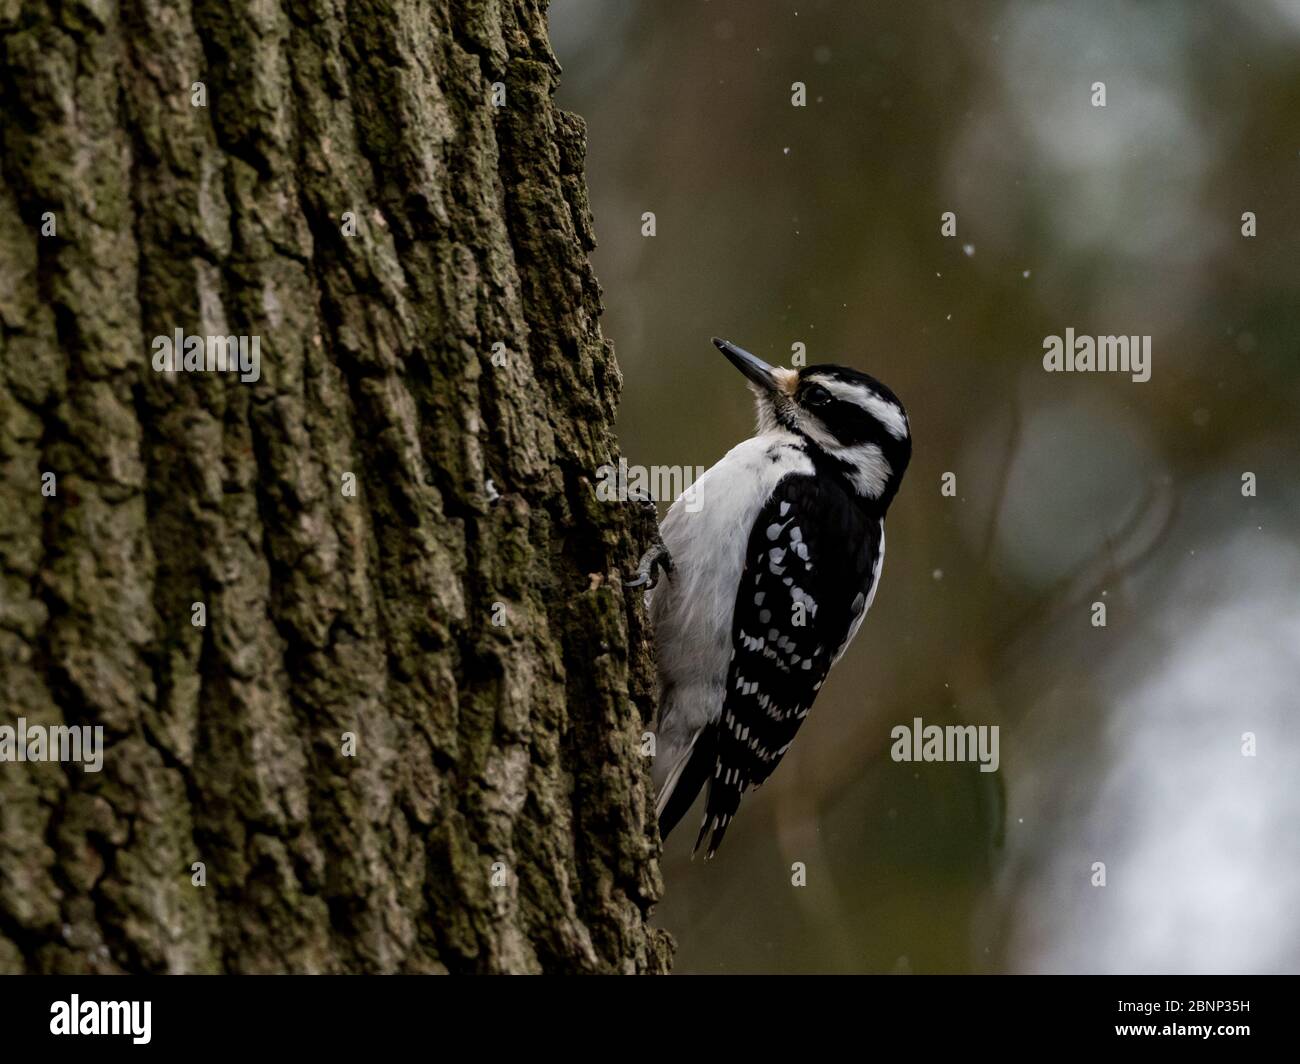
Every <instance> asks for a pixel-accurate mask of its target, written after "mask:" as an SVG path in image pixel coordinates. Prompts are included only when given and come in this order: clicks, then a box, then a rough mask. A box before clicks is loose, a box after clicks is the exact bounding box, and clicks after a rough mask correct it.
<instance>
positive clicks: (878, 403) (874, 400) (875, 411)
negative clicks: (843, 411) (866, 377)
mask: <svg viewBox="0 0 1300 1064" xmlns="http://www.w3.org/2000/svg"><path fill="white" fill-rule="evenodd" d="M812 379H813V380H815V381H816V382H817V383H818V384H820V385H821V386H822V387H823V388H825V389H826V390H827V391H828V392H830V393H831V395H834V396H836V397H837V398H840V399H846V400H848V401H849V402H850V403H854V404H856V405H857V406H860V407H862V408H863V409H864V410H866V411H867V413H869V414H870V415H871V416H872V417H874V418H875V419H876V420H877V421H879V422H880V423H881V424H882V425H884V426H885V429H886V430H887V431H888V432H889V434H890V435H891V436H893V437H894V439H896V440H901V439H902V438H903V437H904V436H906V435H907V418H906V417H904V416H903V412H902V411H901V410H900V409H899V408H898V407H897V406H896V405H895V404H893V403H891V402H890V401H889V400H888V399H882V398H880V396H878V395H877V394H876V393H875V392H873V391H872V390H871V389H870V388H868V387H867V386H866V385H865V384H851V383H849V382H848V381H837V380H834V379H833V378H830V377H814V378H812Z"/></svg>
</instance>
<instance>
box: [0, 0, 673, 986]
mask: <svg viewBox="0 0 1300 1064" xmlns="http://www.w3.org/2000/svg"><path fill="white" fill-rule="evenodd" d="M558 73H559V68H558V65H557V63H556V61H555V58H554V56H553V55H552V53H551V50H550V47H549V44H548V42H547V36H546V26H545V16H544V5H543V4H541V3H540V2H535V0H534V2H530V0H514V2H510V0H500V2H498V0H373V2H366V0H349V2H345V0H233V2H230V0H194V2H193V3H190V4H175V3H173V2H171V0H69V2H66V3H62V4H46V3H38V2H23V0H0V92H2V93H3V96H2V97H0V123H2V124H3V127H2V130H0V136H2V137H3V144H2V154H3V158H2V161H0V478H2V479H0V580H2V583H0V669H2V670H3V672H2V674H0V691H2V692H3V706H2V709H3V716H2V717H0V724H9V725H13V724H14V723H15V718H17V717H20V716H21V717H24V718H25V719H26V721H27V723H28V724H29V725H33V724H40V725H54V724H77V725H102V726H103V728H104V729H105V744H106V746H105V756H104V765H103V770H102V771H101V772H99V773H90V772H85V771H83V769H82V768H81V767H80V766H77V765H71V764H57V763H55V764H50V763H31V762H25V763H12V762H10V763H3V764H0V803H2V806H0V826H2V828H3V833H2V835H0V971H6V972H13V971H28V972H116V971H132V972H218V971H228V972H271V971H294V972H299V971H303V972H337V971H418V972H423V971H444V970H450V971H539V970H548V971H620V972H637V971H662V970H664V969H665V968H666V967H667V964H668V959H669V948H670V947H669V942H668V940H667V938H666V936H664V935H663V934H662V933H661V932H657V931H655V930H653V929H651V928H649V927H648V926H647V923H646V916H647V913H648V911H649V910H650V908H651V906H652V904H653V903H654V901H655V900H656V899H657V897H658V894H659V891H660V879H659V871H658V865H657V860H658V841H657V837H656V835H655V832H654V827H653V804H652V802H651V801H650V800H649V789H648V783H647V775H646V772H645V770H644V765H643V761H642V759H641V757H640V756H639V745H640V736H641V734H642V732H643V731H644V729H645V727H646V725H647V722H648V720H649V717H650V713H651V709H652V688H651V684H652V680H651V669H650V662H649V657H648V655H649V651H648V648H647V643H646V639H645V632H644V630H643V628H642V623H643V621H642V616H641V613H640V609H639V606H637V604H636V603H635V601H634V599H633V597H632V596H631V595H629V594H626V593H625V592H624V591H623V590H622V588H621V587H620V586H619V584H618V583H617V580H616V577H617V574H618V572H619V571H625V570H628V569H630V567H631V566H632V564H633V563H634V560H635V557H636V554H637V552H638V550H639V549H640V548H642V547H643V546H644V545H645V543H644V538H645V535H646V532H647V528H646V526H645V522H644V521H643V519H642V517H641V516H640V514H639V513H638V511H637V510H636V508H635V507H634V506H633V507H620V506H617V505H612V504H609V503H602V502H597V500H596V496H595V490H594V480H595V471H596V469H597V467H598V466H600V465H601V463H604V462H608V461H615V460H617V452H616V444H615V441H614V438H613V433H612V429H611V425H612V421H613V417H614V410H615V404H616V400H617V394H618V389H619V374H618V369H617V366H616V364H615V361H614V357H613V352H612V349H611V346H610V345H609V343H608V342H606V341H605V340H604V339H603V338H602V336H601V333H600V328H599V326H598V324H597V315H598V312H599V298H600V294H599V289H598V287H597V284H596V281H595V278H594V277H593V275H592V273H591V270H590V267H589V265H588V262H587V257H586V252H587V251H588V250H589V249H590V247H591V246H592V232H591V221H590V217H589V213H588V208H587V201H586V189H585V180H584V175H583V152H584V137H585V134H584V129H583V126H582V124H581V122H580V121H579V120H578V119H577V118H575V117H573V116H572V115H568V114H565V113H563V112H561V111H559V110H557V109H556V108H555V106H554V105H553V103H552V100H551V95H552V92H553V90H554V88H555V86H556V80H557V77H558ZM196 82H202V83H203V90H202V91H203V92H204V93H206V101H205V103H206V105H205V106H195V101H196V99H198V97H196V95H195V94H196V92H198V91H199V90H198V89H197V88H196V86H195V83H196ZM494 82H499V83H502V84H503V85H504V87H505V102H504V106H499V107H497V106H494V105H493V100H492V87H491V86H492V84H493V83H494ZM199 102H204V101H202V100H199ZM345 212H352V213H353V214H354V215H355V218H356V227H355V235H346V234H345V228H346V221H345V218H344V214H345ZM50 218H53V220H54V227H55V232H54V233H53V234H52V235H42V234H43V227H44V228H48V225H47V223H48V221H49V219H50ZM178 328H179V329H183V330H184V331H185V332H186V333H187V334H198V335H248V336H254V335H256V336H258V337H260V345H261V356H262V367H261V372H262V376H261V379H260V380H259V381H258V382H257V383H252V384H249V383H241V382H240V381H239V380H238V379H237V378H232V377H231V376H230V375H229V374H220V373H188V374H186V373H177V374H167V373H157V372H155V371H154V370H153V369H152V367H151V364H150V363H151V354H152V348H151V342H152V339H153V337H155V336H159V335H166V336H170V335H172V334H173V332H174V331H175V330H176V329H178ZM497 343H501V344H504V351H505V354H504V357H498V358H497V359H496V361H495V362H494V360H493V350H494V344H497ZM500 350H501V349H498V353H500ZM46 472H53V473H54V474H55V476H56V480H55V484H56V490H57V494H55V495H54V496H52V497H50V496H46V495H43V494H42V490H41V489H42V483H43V481H42V475H43V473H46ZM349 472H350V473H354V474H355V476H356V484H357V489H356V494H355V496H354V497H353V496H349V495H346V494H344V491H343V477H344V474H345V473H349ZM196 602H202V603H203V604H204V607H205V609H206V625H205V626H202V627H196V626H195V625H194V624H193V623H192V621H193V620H194V612H193V604H194V603H196ZM498 604H499V605H498ZM494 619H495V620H496V621H502V620H504V622H505V623H504V624H501V625H498V624H494V623H493V622H494ZM347 732H353V733H355V734H356V736H357V750H356V756H355V757H347V756H344V753H343V736H344V733H347ZM195 862H202V863H203V864H204V866H205V868H206V880H207V882H206V886H196V885H194V882H193V880H194V876H195V873H194V871H193V865H194V864H195ZM494 865H495V866H497V867H496V875H495V877H494Z"/></svg>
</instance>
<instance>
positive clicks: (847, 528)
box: [641, 339, 912, 857]
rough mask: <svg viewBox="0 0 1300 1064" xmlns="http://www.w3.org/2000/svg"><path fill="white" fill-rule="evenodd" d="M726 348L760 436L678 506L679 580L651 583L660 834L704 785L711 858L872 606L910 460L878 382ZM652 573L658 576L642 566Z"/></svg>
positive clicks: (672, 526) (900, 415) (672, 517)
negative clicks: (888, 518)
mask: <svg viewBox="0 0 1300 1064" xmlns="http://www.w3.org/2000/svg"><path fill="white" fill-rule="evenodd" d="M713 342H714V344H715V345H717V347H718V349H719V350H720V351H722V353H723V354H724V355H726V356H727V358H728V359H730V361H731V363H732V365H734V366H735V367H736V368H737V369H738V370H740V372H741V373H743V374H744V375H745V376H746V377H747V378H748V380H749V386H750V388H751V389H752V390H753V392H754V394H755V395H756V397H757V400H758V429H757V433H756V434H755V435H754V436H753V438H752V439H748V440H746V441H745V442H744V443H741V444H739V445H737V446H736V447H733V448H732V449H731V450H730V451H728V452H727V454H726V456H725V457H723V458H722V460H721V461H719V462H718V463H717V464H716V465H715V466H713V467H712V468H711V469H709V470H708V471H707V472H706V473H704V474H703V476H701V477H700V479H699V480H698V481H697V482H696V483H695V485H694V488H693V490H694V493H695V494H694V497H689V496H687V495H684V496H683V497H682V498H679V499H678V500H677V501H676V502H675V503H674V504H673V506H672V508H671V509H669V511H668V514H667V516H666V517H665V518H664V520H663V523H662V524H661V526H660V535H661V537H662V540H663V547H664V548H666V551H667V553H668V556H669V559H670V560H669V561H668V562H665V561H664V560H663V559H656V560H655V564H660V565H663V566H664V568H665V571H666V573H667V574H668V579H666V580H663V581H650V580H647V582H650V583H651V587H652V589H653V590H652V591H651V592H649V595H650V616H651V620H652V622H653V624H654V632H655V643H656V647H657V651H658V661H659V683H660V703H659V722H658V727H657V730H656V755H655V760H654V770H653V774H654V780H655V785H656V789H657V792H658V799H657V809H656V812H657V814H658V817H659V830H660V833H661V834H662V835H663V836H664V837H665V838H666V837H667V836H668V833H669V832H670V831H672V829H673V827H674V826H675V825H676V824H677V822H678V821H679V820H680V819H681V818H682V816H683V815H685V813H686V811H687V810H688V809H689V808H690V807H691V805H692V803H693V802H694V801H695V798H696V796H697V795H698V794H699V792H700V790H701V789H702V788H704V787H705V786H706V785H707V787H708V801H707V805H706V809H705V814H704V822H703V824H702V825H701V826H700V833H699V836H698V837H697V838H696V841H695V846H696V848H697V849H698V848H699V845H700V843H701V842H702V841H703V840H704V837H705V835H706V834H708V835H710V838H709V844H708V856H709V857H712V856H713V854H714V852H715V851H716V850H717V848H718V846H719V845H720V844H721V842H722V838H723V836H724V835H725V834H726V831H727V826H728V825H729V824H730V823H731V820H732V818H733V817H734V816H735V814H736V810H737V808H738V807H739V806H740V799H741V796H742V795H743V794H744V793H745V790H746V789H747V788H749V787H757V786H759V785H760V784H762V783H763V782H764V781H765V780H766V779H767V778H768V776H770V775H771V774H772V770H773V769H775V768H776V766H777V764H778V763H779V762H780V760H781V758H782V756H783V755H784V754H785V752H786V751H787V750H788V749H789V748H790V744H791V742H792V741H793V740H794V736H795V733H796V732H797V731H798V730H799V725H800V724H802V723H803V720H804V718H805V717H806V716H808V711H809V710H810V709H811V708H812V704H813V701H814V700H815V699H816V697H817V692H818V690H819V689H820V688H821V686H822V683H823V682H824V681H825V679H826V675H827V673H828V672H829V671H830V668H831V666H832V665H833V664H835V662H836V661H838V660H839V659H840V657H841V655H843V653H844V651H845V648H847V647H848V645H849V643H850V642H851V641H852V639H853V637H854V635H856V634H857V631H858V627H859V625H861V624H862V618H863V617H864V616H865V615H866V612H867V610H868V609H870V607H871V602H872V599H873V598H874V597H875V594H876V587H877V585H878V584H879V582H880V570H881V565H882V563H883V562H884V558H885V512H886V511H887V510H888V509H889V504H890V502H891V501H893V498H894V495H895V494H896V493H897V491H898V486H899V483H900V482H901V480H902V479H903V473H904V471H905V470H906V469H907V463H908V460H909V459H910V458H911V454H912V441H911V434H910V430H909V426H908V421H907V414H906V413H905V412H904V410H903V406H902V404H901V403H900V402H899V401H898V399H897V397H896V396H895V395H894V393H893V392H891V391H890V390H889V389H888V388H886V387H885V386H884V385H883V384H881V383H880V382H879V381H877V380H876V379H875V378H873V377H870V376H868V375H867V374H865V373H860V372H858V371H857V370H854V369H846V368H844V367H842V366H808V367H806V368H804V369H801V370H793V369H783V368H779V367H773V366H769V365H767V364H766V363H765V362H763V361H762V360H760V359H758V358H756V357H755V356H753V355H751V354H750V353H749V352H748V351H745V350H742V349H741V348H739V347H737V346H736V345H735V344H732V343H730V342H728V341H726V340H718V339H715V340H714V341H713ZM647 557H649V555H648V556H647ZM641 571H642V576H643V578H646V577H647V575H648V576H650V577H652V576H653V574H654V569H653V566H651V567H650V568H649V569H647V565H646V562H644V561H643V563H642V568H641Z"/></svg>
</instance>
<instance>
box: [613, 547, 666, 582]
mask: <svg viewBox="0 0 1300 1064" xmlns="http://www.w3.org/2000/svg"><path fill="white" fill-rule="evenodd" d="M661 571H662V572H663V573H664V574H665V575H667V576H668V577H671V576H672V575H673V556H672V555H671V554H669V553H668V548H667V547H665V546H664V545H663V544H662V543H656V544H655V545H654V546H653V547H651V548H650V549H649V550H648V551H646V552H645V553H644V554H643V555H641V561H640V563H639V564H638V565H637V567H636V575H635V576H634V577H633V578H632V579H631V580H624V581H623V586H624V587H644V588H645V589H646V590H647V591H650V590H652V589H653V588H654V587H655V585H656V584H658V583H659V573H660V572H661Z"/></svg>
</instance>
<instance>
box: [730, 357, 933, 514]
mask: <svg viewBox="0 0 1300 1064" xmlns="http://www.w3.org/2000/svg"><path fill="white" fill-rule="evenodd" d="M713 343H714V344H715V345H716V346H717V348H718V350H719V351H721V352H722V353H723V354H724V355H726V356H727V358H728V360H729V361H730V362H731V364H732V365H733V366H735V367H736V368H737V369H738V370H740V372H741V373H743V374H744V375H745V377H746V378H747V379H748V380H749V387H750V389H751V390H752V391H753V392H754V395H755V396H756V397H757V400H758V431H759V432H760V433H763V432H770V431H772V430H774V429H777V428H782V429H785V430H787V431H789V432H793V433H795V434H797V435H799V436H801V437H803V438H804V439H805V440H807V442H808V443H809V444H811V445H812V447H813V448H815V450H816V452H819V453H820V455H821V456H824V457H825V459H826V460H827V463H828V464H829V465H830V466H831V467H832V468H834V469H836V470H837V471H838V472H840V473H841V474H842V475H843V476H844V478H845V480H847V481H848V483H849V484H850V485H851V486H852V488H853V490H854V491H855V493H856V494H857V495H858V496H859V497H860V498H862V499H864V500H869V501H871V502H874V503H878V504H879V505H880V506H881V507H882V508H883V507H885V506H888V505H889V502H890V500H892V499H893V497H894V493H895V492H896V491H897V490H898V485H899V482H900V481H901V480H902V479H903V472H904V470H906V469H907V463H908V462H909V461H910V459H911V457H912V436H911V428H910V426H909V425H908V421H907V412H906V411H905V410H904V409H903V404H902V403H900V402H899V401H898V397H897V396H896V395H894V393H893V392H891V391H890V390H889V389H888V388H887V387H885V385H883V384H881V383H880V381H878V380H876V379H875V378H874V377H872V376H869V375H868V374H866V373H862V372H861V371H859V370H856V369H849V368H847V367H845V366H805V367H804V368H803V369H798V370H794V369H784V368H782V367H780V366H769V365H768V364H767V363H766V362H764V361H763V360H762V359H760V358H757V357H755V356H754V355H751V354H750V353H749V352H748V351H746V350H744V349H743V348H740V347H737V346H736V345H735V344H733V343H731V342H730V341H728V340H719V339H717V338H716V337H714V340H713Z"/></svg>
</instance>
